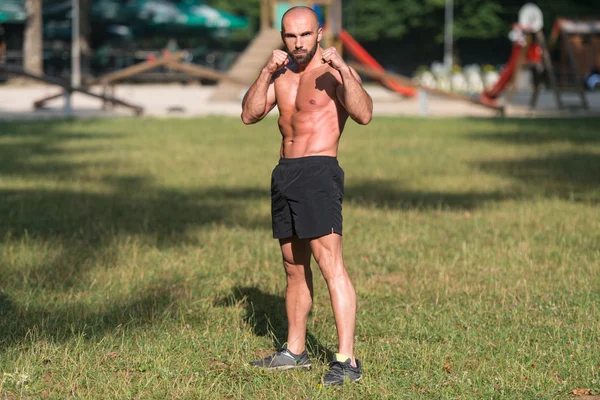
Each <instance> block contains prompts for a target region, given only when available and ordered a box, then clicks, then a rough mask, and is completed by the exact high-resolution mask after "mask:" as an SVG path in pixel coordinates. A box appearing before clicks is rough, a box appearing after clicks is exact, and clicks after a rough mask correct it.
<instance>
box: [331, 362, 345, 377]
mask: <svg viewBox="0 0 600 400" xmlns="http://www.w3.org/2000/svg"><path fill="white" fill-rule="evenodd" d="M329 365H331V369H330V370H329V372H328V373H327V376H330V377H339V376H344V370H345V369H346V368H345V364H344V363H342V362H339V361H332V362H331V364H329Z"/></svg>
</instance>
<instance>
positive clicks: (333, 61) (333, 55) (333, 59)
mask: <svg viewBox="0 0 600 400" xmlns="http://www.w3.org/2000/svg"><path fill="white" fill-rule="evenodd" d="M322 62H323V63H327V64H329V65H331V66H332V67H333V68H335V69H337V70H338V71H339V70H340V69H342V68H343V67H344V66H345V65H346V63H345V62H344V60H343V59H342V56H340V53H338V51H337V49H336V48H335V47H330V48H328V49H325V50H323V56H322Z"/></svg>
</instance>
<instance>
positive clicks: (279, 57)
mask: <svg viewBox="0 0 600 400" xmlns="http://www.w3.org/2000/svg"><path fill="white" fill-rule="evenodd" d="M289 62H290V59H289V57H288V54H287V53H286V52H285V51H283V50H273V54H272V55H271V59H270V60H269V62H267V70H268V71H269V72H270V73H272V74H273V73H275V72H276V71H278V70H280V69H281V68H283V67H285V66H286V65H287V64H288V63H289Z"/></svg>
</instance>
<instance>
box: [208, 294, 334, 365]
mask: <svg viewBox="0 0 600 400" xmlns="http://www.w3.org/2000/svg"><path fill="white" fill-rule="evenodd" d="M237 304H242V305H243V306H244V308H245V313H244V322H245V323H246V324H248V325H249V326H251V327H252V329H253V331H254V334H255V335H257V336H270V337H271V338H272V339H273V346H274V347H275V348H276V349H279V348H281V346H282V345H283V344H284V343H285V342H286V340H287V316H286V311H285V298H284V297H283V296H277V295H273V294H270V293H265V292H264V291H262V290H261V289H260V288H258V287H256V286H236V287H234V288H233V289H232V290H231V293H230V294H229V295H227V296H225V297H222V298H220V299H217V300H216V301H215V306H220V307H231V306H235V305H237ZM306 342H307V343H306V346H307V347H308V349H309V352H310V353H311V354H313V355H314V356H315V357H317V358H318V359H320V360H321V361H322V362H324V363H327V362H329V361H330V360H331V359H332V357H333V352H332V351H331V350H330V349H329V348H327V347H326V346H324V345H323V344H322V343H321V342H320V341H319V340H318V339H317V338H316V337H315V336H314V335H312V334H311V333H310V332H307V334H306Z"/></svg>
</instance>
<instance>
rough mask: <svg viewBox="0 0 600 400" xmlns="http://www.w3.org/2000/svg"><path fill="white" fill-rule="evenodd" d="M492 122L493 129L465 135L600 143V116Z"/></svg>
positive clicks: (507, 140) (514, 140)
mask: <svg viewBox="0 0 600 400" xmlns="http://www.w3.org/2000/svg"><path fill="white" fill-rule="evenodd" d="M486 123H489V122H486ZM493 124H494V125H493V126H494V128H495V130H494V131H493V132H484V133H476V134H469V135H467V137H468V138H469V139H472V140H476V141H482V140H486V141H494V142H500V143H506V144H522V145H540V144H549V143H557V142H558V143H571V144H575V145H583V144H595V143H600V118H573V119H556V118H550V119H529V118H528V119H510V118H509V119H497V120H494V121H493Z"/></svg>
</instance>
